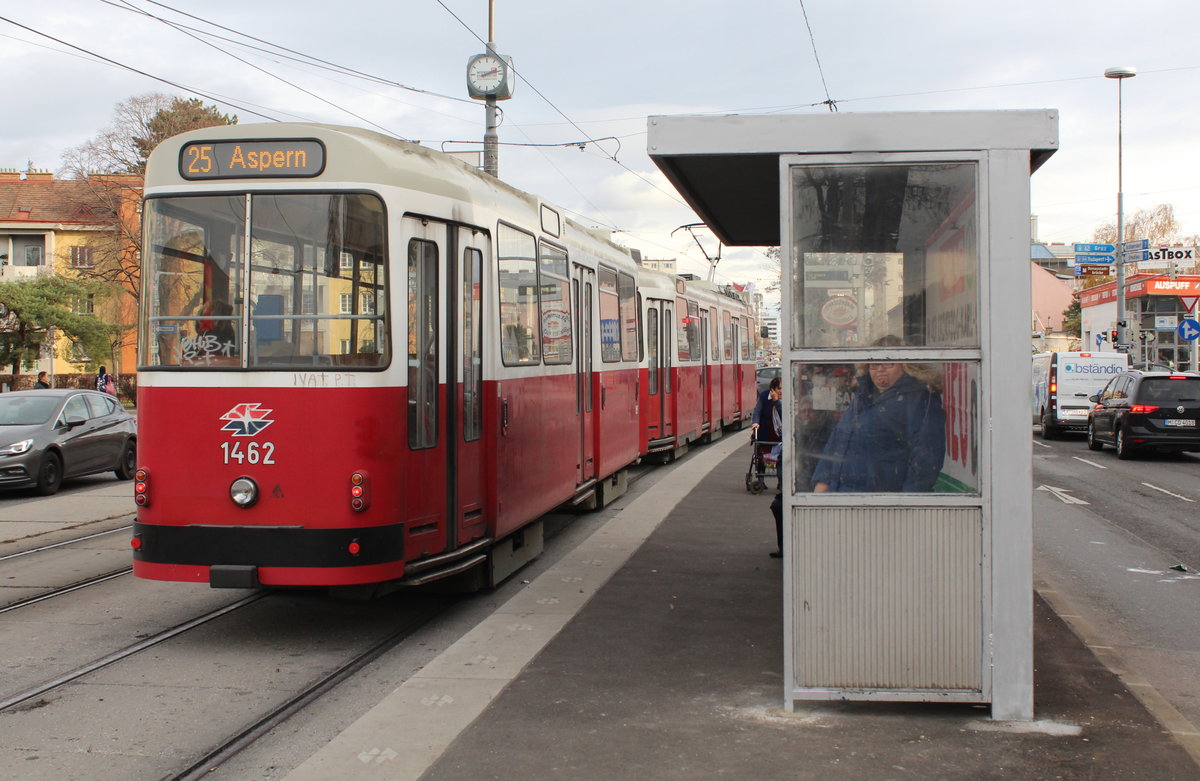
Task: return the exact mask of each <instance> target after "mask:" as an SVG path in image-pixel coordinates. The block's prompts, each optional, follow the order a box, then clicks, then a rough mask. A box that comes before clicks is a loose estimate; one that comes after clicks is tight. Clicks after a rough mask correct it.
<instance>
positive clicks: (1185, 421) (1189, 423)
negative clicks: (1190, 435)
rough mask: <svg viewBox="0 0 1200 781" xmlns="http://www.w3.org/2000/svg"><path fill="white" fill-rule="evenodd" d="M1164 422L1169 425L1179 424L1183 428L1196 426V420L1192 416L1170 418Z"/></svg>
mask: <svg viewBox="0 0 1200 781" xmlns="http://www.w3.org/2000/svg"><path fill="white" fill-rule="evenodd" d="M1163 423H1166V424H1167V425H1168V426H1179V427H1181V428H1187V427H1192V428H1194V427H1195V426H1196V421H1194V420H1192V419H1191V418H1168V419H1166V420H1164V421H1163Z"/></svg>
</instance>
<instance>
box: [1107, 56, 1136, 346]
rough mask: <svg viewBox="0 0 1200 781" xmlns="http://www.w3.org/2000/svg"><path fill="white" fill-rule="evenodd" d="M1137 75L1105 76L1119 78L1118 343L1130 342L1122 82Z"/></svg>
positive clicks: (1130, 71)
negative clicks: (1125, 243) (1126, 284)
mask: <svg viewBox="0 0 1200 781" xmlns="http://www.w3.org/2000/svg"><path fill="white" fill-rule="evenodd" d="M1136 75H1137V68H1131V67H1129V66H1124V67H1117V68H1107V69H1105V71H1104V78H1106V79H1116V80H1117V241H1116V246H1115V247H1114V248H1113V249H1114V250H1115V252H1116V258H1115V260H1116V264H1117V344H1118V345H1127V344H1129V343H1128V342H1127V341H1126V339H1125V336H1126V332H1125V327H1126V319H1125V318H1126V315H1125V253H1124V251H1123V250H1122V249H1121V244H1122V243H1123V242H1124V241H1125V182H1124V180H1123V179H1122V171H1121V168H1122V160H1121V156H1122V150H1121V147H1122V138H1121V134H1122V119H1121V82H1122V81H1123V80H1125V79H1131V78H1133V77H1134V76H1136Z"/></svg>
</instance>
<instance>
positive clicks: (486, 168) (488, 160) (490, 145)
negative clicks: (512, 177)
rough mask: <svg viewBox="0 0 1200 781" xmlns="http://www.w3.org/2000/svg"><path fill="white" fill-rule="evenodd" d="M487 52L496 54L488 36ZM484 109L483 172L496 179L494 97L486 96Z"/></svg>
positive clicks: (497, 149) (497, 145)
mask: <svg viewBox="0 0 1200 781" xmlns="http://www.w3.org/2000/svg"><path fill="white" fill-rule="evenodd" d="M488 27H491V18H490V14H489V19H488ZM487 48H488V51H489V52H491V53H493V54H494V53H495V52H496V44H495V43H494V42H493V41H492V40H491V36H490V35H489V36H488V45H487ZM486 106H487V107H486V109H485V112H484V121H485V125H486V127H485V128H484V131H483V172H484V173H485V174H491V175H492V176H494V177H496V178H497V179H499V178H500V136H499V135H498V134H497V133H496V96H495V95H488V96H487V103H486Z"/></svg>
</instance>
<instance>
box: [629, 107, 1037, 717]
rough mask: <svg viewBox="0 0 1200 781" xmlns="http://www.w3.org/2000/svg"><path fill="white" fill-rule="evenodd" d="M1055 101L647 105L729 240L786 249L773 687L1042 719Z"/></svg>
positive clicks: (689, 191)
mask: <svg viewBox="0 0 1200 781" xmlns="http://www.w3.org/2000/svg"><path fill="white" fill-rule="evenodd" d="M1057 146H1058V115H1057V112H1056V111H1053V110H1029V111H974V112H906V113H885V114H821V115H794V116H722V117H693V116H676V117H651V118H650V119H649V133H648V152H649V154H650V156H651V158H653V159H654V161H655V163H656V164H657V165H658V166H659V168H660V169H661V170H662V171H663V173H664V174H665V175H666V176H667V178H668V179H669V180H670V181H671V182H672V184H673V185H674V186H675V187H676V188H677V189H678V191H679V192H680V193H681V195H682V196H683V197H684V198H685V200H687V202H688V203H689V204H690V205H691V206H692V208H693V209H695V211H696V213H697V214H698V215H700V217H701V218H702V219H703V220H704V221H705V222H706V223H707V224H708V225H709V227H710V228H711V229H712V230H713V231H714V232H715V233H716V235H717V236H718V237H719V238H720V239H721V241H722V242H724V243H725V244H728V245H750V246H776V245H777V246H779V247H780V256H781V262H782V283H783V285H782V289H783V300H782V310H783V311H782V318H781V321H782V323H783V328H782V329H781V341H782V346H783V358H784V360H783V363H784V376H785V383H784V388H785V390H786V393H785V414H784V419H785V420H784V442H785V447H784V486H785V488H784V491H783V498H784V502H783V507H784V521H783V527H784V609H785V616H784V631H785V638H784V649H785V655H784V702H785V705H786V706H787V707H788V708H794V707H795V704H796V703H797V702H799V701H804V700H909V701H944V702H983V703H990V704H991V709H992V716H993V717H994V718H997V719H1030V718H1032V716H1033V649H1032V646H1033V623H1032V622H1033V613H1032V610H1033V607H1032V604H1033V591H1032V499H1031V491H1030V489H1031V482H1032V463H1031V454H1030V447H1029V440H1028V430H1029V428H1028V422H1029V408H1028V399H1029V387H1030V361H1029V346H1028V334H1027V330H1028V329H1027V325H1028V321H1029V313H1030V307H1031V303H1030V277H1029V243H1030V233H1029V214H1030V208H1029V177H1030V174H1031V173H1032V172H1033V171H1034V170H1036V169H1037V168H1038V167H1039V166H1040V165H1041V164H1042V163H1043V162H1045V160H1046V159H1047V158H1048V157H1049V156H1050V155H1051V154H1052V153H1053V152H1054V151H1055V150H1056V149H1057Z"/></svg>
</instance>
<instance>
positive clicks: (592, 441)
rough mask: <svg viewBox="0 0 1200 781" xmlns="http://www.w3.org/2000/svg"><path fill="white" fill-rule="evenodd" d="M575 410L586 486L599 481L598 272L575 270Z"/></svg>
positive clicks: (581, 480)
mask: <svg viewBox="0 0 1200 781" xmlns="http://www.w3.org/2000/svg"><path fill="white" fill-rule="evenodd" d="M572 284H573V287H574V297H575V301H574V304H575V307H574V309H575V347H576V349H575V356H576V363H575V367H576V368H575V409H576V412H577V413H578V415H579V478H578V484H579V485H583V484H584V483H586V482H587V481H589V480H592V479H594V478H595V477H596V433H595V432H596V429H595V421H594V416H595V399H594V398H593V396H594V392H593V388H592V380H593V375H592V368H593V367H592V323H593V320H592V311H593V310H592V297H593V295H594V291H595V287H596V272H595V271H594V270H593V269H590V268H586V267H584V266H575V279H574V280H572Z"/></svg>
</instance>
